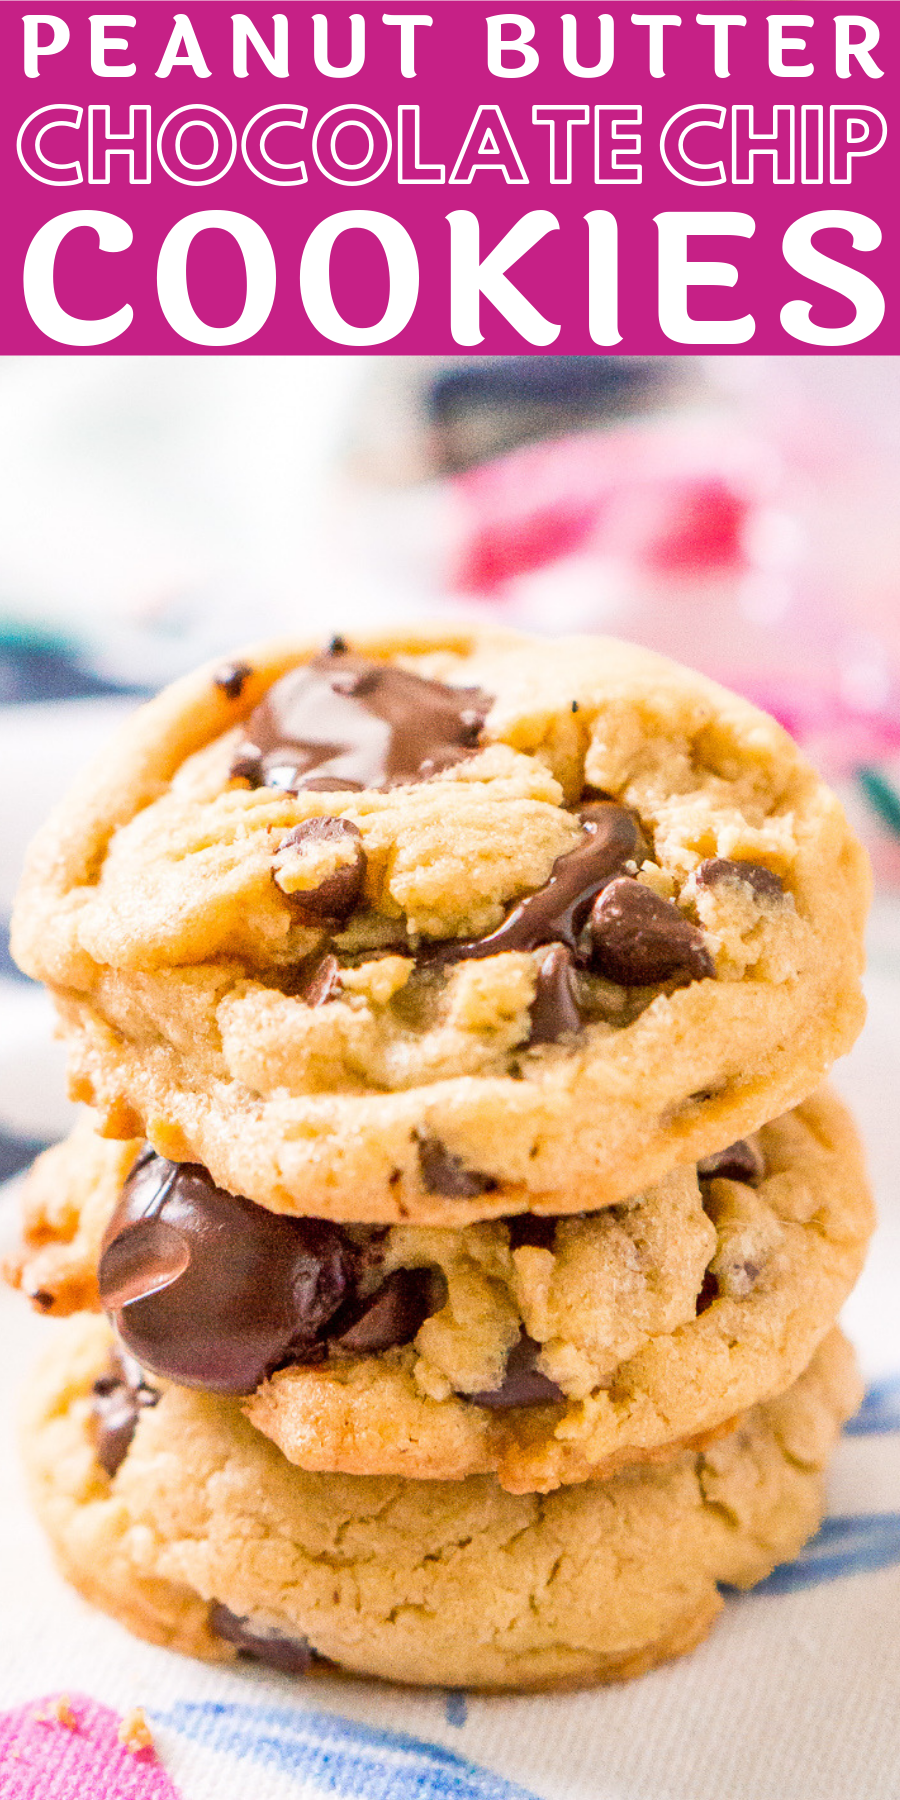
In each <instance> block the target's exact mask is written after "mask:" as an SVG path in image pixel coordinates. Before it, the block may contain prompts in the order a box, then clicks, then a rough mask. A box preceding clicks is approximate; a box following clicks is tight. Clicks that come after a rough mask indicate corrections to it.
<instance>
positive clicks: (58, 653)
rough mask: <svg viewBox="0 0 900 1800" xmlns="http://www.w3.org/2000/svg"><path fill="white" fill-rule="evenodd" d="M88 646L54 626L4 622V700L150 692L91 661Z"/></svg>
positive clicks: (0, 638)
mask: <svg viewBox="0 0 900 1800" xmlns="http://www.w3.org/2000/svg"><path fill="white" fill-rule="evenodd" d="M89 655H90V652H89V650H88V649H87V648H82V647H81V646H79V645H78V644H75V643H73V642H71V641H69V640H68V639H66V638H62V637H57V636H55V635H54V634H53V633H52V632H36V631H33V630H31V629H29V628H28V627H19V626H15V625H11V626H3V625H0V702H2V704H3V705H4V706H22V705H28V704H29V703H33V702H35V701H41V700H84V699H88V698H92V697H97V696H99V695H101V694H147V693H149V692H150V691H151V690H150V689H149V688H147V687H145V686H144V685H143V684H142V683H136V682H126V681H119V680H117V679H116V678H115V677H109V676H106V675H101V674H98V673H97V672H96V670H94V669H92V668H91V667H90V664H89V661H88V658H89Z"/></svg>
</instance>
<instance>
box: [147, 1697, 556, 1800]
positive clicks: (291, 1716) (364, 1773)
mask: <svg viewBox="0 0 900 1800" xmlns="http://www.w3.org/2000/svg"><path fill="white" fill-rule="evenodd" d="M153 1719H154V1722H155V1723H156V1724H159V1725H163V1726H170V1727H171V1728H172V1729H173V1730H175V1731H180V1732H183V1733H184V1735H185V1736H186V1737H190V1738H193V1739H194V1740H195V1741H196V1742H197V1743H201V1744H204V1745H206V1746H207V1747H208V1748H209V1749H210V1750H219V1751H223V1752H225V1753H227V1754H228V1755H231V1756H239V1757H244V1756H245V1757H249V1758H251V1759H252V1760H253V1761H254V1762H257V1763H265V1764H268V1766H269V1767H270V1768H278V1769H287V1770H290V1771H291V1773H293V1774H296V1775H302V1776H305V1777H306V1778H307V1779H309V1780H312V1781H314V1782H315V1783H316V1786H317V1788H318V1790H319V1792H320V1793H322V1794H336V1795H341V1796H345V1797H346V1800H361V1797H362V1796H363V1795H365V1800H538V1797H537V1795H535V1794H533V1793H532V1792H530V1790H529V1789H527V1788H523V1787H519V1786H517V1784H516V1783H515V1782H512V1781H507V1780H506V1779H505V1778H504V1777H503V1776H502V1775H496V1774H494V1772H493V1771H492V1770H491V1769H482V1768H480V1767H479V1766H478V1764H477V1763H473V1762H469V1761H468V1759H467V1758H466V1757H464V1756H458V1755H457V1753H456V1752H455V1751H454V1750H445V1749H444V1748H443V1746H442V1745H440V1744H429V1743H427V1742H426V1741H425V1739H423V1738H417V1737H411V1736H410V1735H409V1733H408V1732H405V1731H387V1730H385V1729H384V1728H382V1727H380V1726H376V1725H366V1724H362V1723H361V1722H360V1721H358V1720H356V1719H342V1718H341V1717H340V1716H339V1715H338V1714H336V1713H326V1712H312V1711H306V1710H303V1709H301V1708H299V1707H281V1706H249V1705H246V1704H243V1703H234V1704H228V1703H225V1702H216V1701H212V1700H204V1701H197V1702H194V1701H188V1700H181V1701H178V1702H177V1704H176V1705H175V1706H173V1707H170V1708H169V1710H168V1711H167V1712H164V1713H158V1712H154V1714H153Z"/></svg>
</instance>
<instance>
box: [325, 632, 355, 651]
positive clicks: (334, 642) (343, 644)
mask: <svg viewBox="0 0 900 1800" xmlns="http://www.w3.org/2000/svg"><path fill="white" fill-rule="evenodd" d="M349 648H350V646H349V644H348V643H347V639H346V638H343V637H341V634H340V632H339V631H336V632H335V634H334V637H333V638H331V639H330V641H329V643H328V644H327V645H326V648H325V655H326V656H346V654H347V651H348V650H349Z"/></svg>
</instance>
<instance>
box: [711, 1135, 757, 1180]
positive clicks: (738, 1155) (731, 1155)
mask: <svg viewBox="0 0 900 1800" xmlns="http://www.w3.org/2000/svg"><path fill="white" fill-rule="evenodd" d="M765 1172H766V1165H765V1163H764V1161H763V1157H762V1152H761V1151H760V1150H758V1149H757V1146H756V1145H755V1144H751V1143H749V1142H748V1140H747V1139H746V1138H739V1139H738V1141H737V1143H736V1144H729V1145H728V1146H727V1148H726V1149H725V1150H717V1151H716V1153H715V1156H704V1158H703V1160H702V1162H698V1164H697V1174H698V1176H699V1177H700V1180H701V1181H715V1180H716V1178H717V1177H721V1178H722V1179H723V1180H725V1181H746V1182H754V1181H759V1180H760V1178H761V1177H762V1176H763V1175H764V1174H765Z"/></svg>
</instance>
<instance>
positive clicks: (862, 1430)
mask: <svg viewBox="0 0 900 1800" xmlns="http://www.w3.org/2000/svg"><path fill="white" fill-rule="evenodd" d="M844 1430H845V1431H846V1432H847V1433H848V1434H849V1435H850V1436H851V1437H880V1436H883V1435H884V1434H886V1433H887V1432H890V1431H900V1375H889V1376H887V1377H886V1378H885V1380H884V1381H873V1383H872V1386H871V1387H870V1388H868V1389H867V1391H866V1397H865V1399H864V1401H863V1403H862V1406H861V1407H860V1409H859V1412H858V1413H857V1414H856V1417H855V1419H851V1420H850V1423H849V1425H845V1426H844Z"/></svg>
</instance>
